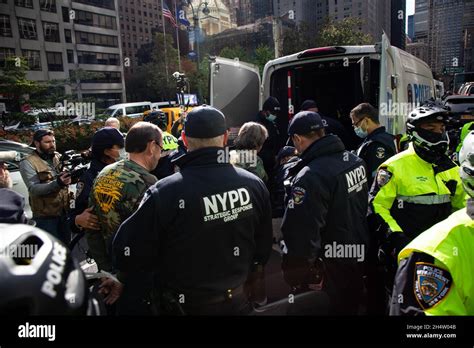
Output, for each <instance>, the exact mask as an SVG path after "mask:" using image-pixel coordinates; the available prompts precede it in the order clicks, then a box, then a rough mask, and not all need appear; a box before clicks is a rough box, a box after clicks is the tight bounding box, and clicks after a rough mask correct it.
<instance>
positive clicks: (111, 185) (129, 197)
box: [87, 160, 157, 271]
mask: <svg viewBox="0 0 474 348" xmlns="http://www.w3.org/2000/svg"><path fill="white" fill-rule="evenodd" d="M156 181H157V179H156V177H155V176H153V175H152V174H150V173H149V172H148V171H147V170H146V169H145V168H143V167H141V166H140V165H138V164H137V163H135V162H133V161H129V160H122V161H119V162H116V163H114V164H111V165H109V166H107V167H105V168H104V169H103V170H102V171H101V172H100V173H99V175H98V176H97V178H96V180H95V181H94V186H93V187H92V191H91V194H90V197H89V207H93V209H94V214H96V215H97V216H98V218H99V221H100V228H101V230H100V231H99V233H97V232H94V231H89V233H87V241H88V244H89V249H90V251H91V253H92V256H93V258H94V260H95V261H96V262H97V264H98V266H99V269H103V270H106V271H110V270H111V269H112V263H111V259H110V257H109V255H108V250H109V248H110V245H111V241H112V238H113V236H114V235H115V232H116V231H117V230H118V228H119V226H120V224H121V223H122V222H123V221H125V220H126V219H127V218H128V217H129V216H130V215H132V214H133V213H134V212H135V211H136V210H137V209H138V206H139V205H140V202H141V200H142V198H143V196H144V194H145V192H146V190H147V189H148V187H150V186H151V185H153V184H155V183H156Z"/></svg>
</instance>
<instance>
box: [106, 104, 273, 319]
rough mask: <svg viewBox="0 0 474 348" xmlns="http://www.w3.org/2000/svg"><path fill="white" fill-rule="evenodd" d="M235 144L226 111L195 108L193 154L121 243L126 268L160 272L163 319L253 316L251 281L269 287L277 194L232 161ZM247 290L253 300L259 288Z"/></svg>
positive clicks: (190, 122) (157, 288)
mask: <svg viewBox="0 0 474 348" xmlns="http://www.w3.org/2000/svg"><path fill="white" fill-rule="evenodd" d="M227 139H228V132H227V127H226V121H225V117H224V115H223V114H222V113H221V112H220V111H219V110H217V109H215V108H213V107H210V106H205V105H204V106H202V107H198V108H195V109H193V110H192V111H191V112H190V113H189V114H188V116H187V118H186V122H185V125H184V131H183V141H184V142H185V144H186V146H187V148H188V153H187V154H186V155H184V156H182V157H180V158H178V159H177V162H176V164H177V165H178V166H179V167H180V172H179V173H175V174H173V175H172V176H169V177H167V178H164V179H162V180H160V181H159V182H158V183H157V184H156V185H155V186H153V187H152V188H150V189H149V191H148V193H147V195H146V196H145V198H144V200H143V202H142V204H141V207H140V208H139V209H138V210H137V211H136V213H135V214H133V215H132V216H131V217H130V218H129V219H128V220H127V221H125V222H124V223H123V224H122V226H121V227H120V229H119V231H118V232H117V235H116V237H115V239H114V242H113V250H114V257H115V266H116V267H117V268H118V269H119V270H120V271H122V272H135V271H136V270H145V271H148V272H153V273H154V274H155V282H154V285H153V294H154V298H155V299H156V298H159V302H160V307H159V308H158V312H159V313H161V314H171V315H172V314H191V315H234V314H246V313H247V312H248V310H249V305H248V301H247V298H246V296H245V295H244V283H245V282H246V280H249V281H252V282H255V284H257V283H258V281H259V280H260V283H259V284H261V283H262V282H261V279H262V277H263V267H264V265H265V264H266V262H267V260H268V258H269V255H270V251H271V247H272V220H271V206H270V198H269V193H268V191H267V189H266V188H265V185H264V183H263V182H262V181H261V180H260V179H259V178H257V177H256V176H255V175H253V174H251V173H249V172H247V171H245V170H243V169H240V168H235V167H234V166H232V165H231V164H230V163H229V159H228V156H226V154H228V151H226V150H225V148H224V147H225V145H226V142H227ZM127 251H129V252H128V253H127ZM245 288H249V289H250V290H249V294H250V295H251V296H252V294H253V290H252V287H251V286H250V287H245ZM260 295H261V294H260ZM263 297H265V295H264V294H263ZM256 300H258V302H260V303H261V302H264V299H263V298H258V299H256ZM155 308H156V306H155Z"/></svg>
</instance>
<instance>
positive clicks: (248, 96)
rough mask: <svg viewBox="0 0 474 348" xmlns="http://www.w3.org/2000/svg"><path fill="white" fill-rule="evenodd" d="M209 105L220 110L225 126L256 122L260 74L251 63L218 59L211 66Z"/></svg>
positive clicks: (238, 125) (234, 126)
mask: <svg viewBox="0 0 474 348" xmlns="http://www.w3.org/2000/svg"><path fill="white" fill-rule="evenodd" d="M209 93H210V100H211V101H210V103H211V105H212V106H214V107H215V108H217V109H219V110H221V111H222V112H223V113H224V115H225V116H226V119H227V126H228V127H231V128H236V127H240V126H241V125H242V124H244V123H245V122H248V121H253V120H255V117H256V115H257V113H258V111H259V101H260V74H259V71H258V67H257V66H255V65H252V64H248V63H244V62H240V61H239V60H232V59H227V58H221V57H217V58H215V60H213V61H211V66H210V91H209Z"/></svg>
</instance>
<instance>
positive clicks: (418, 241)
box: [390, 132, 474, 315]
mask: <svg viewBox="0 0 474 348" xmlns="http://www.w3.org/2000/svg"><path fill="white" fill-rule="evenodd" d="M459 162H460V166H461V168H460V176H461V180H462V183H463V186H464V189H465V190H466V192H467V193H468V195H469V196H470V198H469V200H468V203H467V208H464V209H461V210H458V211H457V212H455V213H453V214H452V215H451V216H450V217H449V218H447V219H446V220H444V221H442V222H440V223H438V224H436V225H434V226H433V227H431V228H430V229H429V230H428V231H426V232H424V233H422V234H421V235H419V236H418V237H417V238H415V239H414V240H413V241H412V242H411V243H410V244H408V245H407V246H406V247H405V248H404V249H403V250H402V251H401V253H400V254H399V255H398V260H399V268H398V271H397V275H396V277H395V286H394V288H393V295H392V303H391V311H390V314H391V315H420V314H426V315H474V281H473V280H472V277H471V275H472V273H473V272H474V249H473V248H472V246H473V245H474V233H473V231H474V221H473V218H474V200H473V198H474V132H471V133H469V135H468V136H467V137H466V139H465V141H464V143H463V146H462V149H461V152H460V156H459Z"/></svg>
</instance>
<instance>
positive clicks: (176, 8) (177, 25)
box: [173, 0, 181, 72]
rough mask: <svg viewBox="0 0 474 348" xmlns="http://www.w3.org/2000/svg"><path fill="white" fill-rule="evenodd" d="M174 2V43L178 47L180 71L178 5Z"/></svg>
mask: <svg viewBox="0 0 474 348" xmlns="http://www.w3.org/2000/svg"><path fill="white" fill-rule="evenodd" d="M173 2H174V14H175V16H176V45H177V48H178V67H179V71H180V72H181V52H180V50H179V18H178V7H177V6H176V0H174V1H173Z"/></svg>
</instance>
